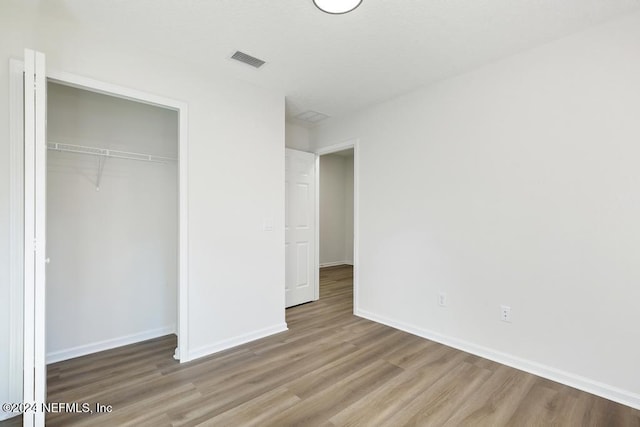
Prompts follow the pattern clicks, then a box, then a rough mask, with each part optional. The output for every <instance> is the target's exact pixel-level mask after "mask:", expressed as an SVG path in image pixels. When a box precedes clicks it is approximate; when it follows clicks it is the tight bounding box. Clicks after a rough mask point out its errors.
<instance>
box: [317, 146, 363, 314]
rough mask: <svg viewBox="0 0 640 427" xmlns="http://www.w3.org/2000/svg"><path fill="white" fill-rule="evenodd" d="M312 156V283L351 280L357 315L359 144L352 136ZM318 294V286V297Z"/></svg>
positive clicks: (350, 290) (320, 292)
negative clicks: (313, 263)
mask: <svg viewBox="0 0 640 427" xmlns="http://www.w3.org/2000/svg"><path fill="white" fill-rule="evenodd" d="M316 155H317V157H316V170H318V173H317V174H316V186H317V187H318V192H317V194H318V197H317V199H316V236H317V237H316V249H317V250H316V274H317V276H316V283H318V286H319V288H320V287H321V286H323V285H325V287H327V282H345V280H346V281H347V282H349V283H351V284H352V287H351V289H349V290H348V291H349V292H352V293H353V298H352V301H353V313H354V314H356V315H357V314H358V286H359V281H358V253H359V251H358V244H359V243H358V242H359V234H358V222H359V208H358V200H359V195H358V194H359V181H358V175H359V171H358V168H359V166H358V165H359V155H360V153H359V143H358V140H357V139H353V140H349V141H345V142H342V143H338V144H335V145H331V146H327V147H324V148H320V149H318V150H316ZM327 291H328V292H329V293H331V292H332V291H331V290H330V289H329V287H327ZM342 291H345V289H342ZM322 293H323V291H322V289H319V295H320V298H322Z"/></svg>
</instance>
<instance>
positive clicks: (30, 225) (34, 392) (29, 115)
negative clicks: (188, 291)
mask: <svg viewBox="0 0 640 427" xmlns="http://www.w3.org/2000/svg"><path fill="white" fill-rule="evenodd" d="M24 70H25V75H24V205H25V206H24V239H25V240H24V402H25V403H26V404H29V405H33V406H32V407H30V408H29V409H30V410H28V411H27V412H25V413H24V417H23V424H24V425H25V426H33V425H35V426H44V420H45V414H44V411H43V408H42V405H43V404H44V403H45V402H46V399H47V396H46V392H47V366H46V364H45V301H46V295H45V275H46V263H47V260H46V254H45V251H46V239H45V238H46V230H45V227H46V185H47V182H46V177H47V138H46V126H47V125H46V105H47V79H46V75H45V57H44V54H42V53H40V52H34V51H32V50H29V49H25V58H24Z"/></svg>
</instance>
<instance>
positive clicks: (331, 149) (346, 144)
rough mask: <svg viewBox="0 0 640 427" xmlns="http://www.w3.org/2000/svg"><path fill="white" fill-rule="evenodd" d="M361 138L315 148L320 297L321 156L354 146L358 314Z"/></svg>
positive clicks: (355, 305) (355, 298) (355, 303)
mask: <svg viewBox="0 0 640 427" xmlns="http://www.w3.org/2000/svg"><path fill="white" fill-rule="evenodd" d="M359 146H360V140H359V139H357V138H354V139H349V140H347V141H344V142H340V143H337V144H333V145H329V146H327V147H321V148H318V149H316V150H315V153H316V224H315V226H316V291H317V296H318V297H320V156H324V155H326V154H331V153H337V152H338V151H344V150H348V149H350V148H353V314H357V313H358V312H359V311H360V310H359V308H358V301H359V298H358V292H359V287H360V286H359V283H360V280H359V274H358V267H359V265H360V257H359V253H360V250H359V247H360V226H359V224H360V208H359V205H360V202H359V201H360V178H359V176H360V147H359Z"/></svg>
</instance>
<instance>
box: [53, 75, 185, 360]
mask: <svg viewBox="0 0 640 427" xmlns="http://www.w3.org/2000/svg"><path fill="white" fill-rule="evenodd" d="M47 90H48V99H47V140H48V151H47V213H46V218H47V254H48V256H49V258H50V263H49V264H48V267H47V295H46V325H47V326H46V334H47V344H46V353H47V363H52V362H56V361H60V360H65V359H69V358H72V357H77V356H81V355H84V354H89V353H93V352H96V351H101V350H105V349H108V348H113V347H118V346H120V345H125V344H130V343H133V342H138V341H142V340H145V339H149V338H154V337H158V336H163V335H167V334H171V333H175V332H176V324H177V294H178V162H177V157H178V113H177V112H176V111H174V110H170V109H165V108H160V107H156V106H152V105H148V104H144V103H140V102H134V101H130V100H126V99H122V98H117V97H113V96H109V95H105V94H100V93H96V92H91V91H87V90H83V89H78V88H74V87H70V86H65V85H62V84H58V83H54V82H49V83H48V87H47Z"/></svg>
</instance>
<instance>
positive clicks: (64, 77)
mask: <svg viewBox="0 0 640 427" xmlns="http://www.w3.org/2000/svg"><path fill="white" fill-rule="evenodd" d="M23 72H24V62H23V61H20V60H17V59H10V76H9V81H10V90H9V94H10V97H9V104H10V105H9V115H10V116H9V117H10V119H9V121H10V123H9V132H10V135H9V140H10V143H9V145H10V149H9V150H10V162H11V163H10V165H9V168H10V171H9V173H10V178H9V179H10V189H9V192H10V196H9V197H10V203H11V205H10V253H11V254H14V255H15V254H21V253H22V252H21V251H20V252H16V251H17V250H20V249H21V247H22V246H23V244H24V242H23V231H24V223H23V218H22V215H23V207H22V206H23V202H24V200H23V194H24V179H23V174H24V165H23V163H24V157H23V138H24V136H23V120H24V117H23V112H22V111H23V110H22V109H23V100H22V90H23V89H22V87H23ZM46 79H47V82H53V83H58V84H62V85H66V86H71V87H75V88H78V89H83V90H88V91H91V92H96V93H100V94H105V95H109V96H115V97H118V98H122V99H128V100H131V101H134V102H140V103H143V104H148V105H153V106H157V107H161V108H166V109H170V110H173V111H176V112H177V113H178V127H179V130H178V218H179V219H178V235H179V237H178V304H177V309H178V316H177V323H178V324H177V328H176V329H177V331H176V332H177V334H178V345H177V348H176V354H175V355H174V357H175V358H176V359H178V360H180V362H181V363H182V362H187V361H189V360H190V359H189V341H188V339H189V316H188V314H189V304H188V302H189V299H188V297H189V275H188V265H189V262H188V256H189V253H188V248H189V246H188V208H189V204H188V188H189V187H188V176H189V175H188V167H189V165H188V105H187V103H186V102H183V101H178V100H175V99H171V98H166V97H163V96H158V95H155V94H151V93H148V92H144V91H140V90H137V89H131V88H127V87H124V86H119V85H116V84H112V83H107V82H102V81H99V80H94V79H91V78H88V77H84V76H80V75H77V74H72V73H68V72H64V71H59V70H50V69H47V70H46ZM23 262H24V260H23V258H22V256H17V255H16V256H12V258H11V260H10V266H9V277H10V284H9V289H10V302H11V303H12V307H13V309H12V310H11V311H10V313H9V315H10V319H9V321H10V337H9V339H10V341H9V344H10V346H9V347H10V348H11V349H13V350H12V351H11V354H10V367H11V369H10V372H14V373H16V372H18V373H19V374H16V375H12V376H11V377H10V378H9V383H10V387H11V388H12V389H11V390H10V395H11V396H13V397H14V399H15V398H17V399H16V402H19V401H22V392H21V390H16V388H20V389H21V388H22V346H23V343H24V341H23V340H24V336H23V331H22V330H23V326H24V325H23V319H22V315H23V309H24V301H23V298H22V292H23V280H24V278H23V275H22V273H21V271H22V269H23ZM15 302H18V303H19V305H17V306H15V305H13V303H15ZM10 375H11V374H10Z"/></svg>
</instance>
